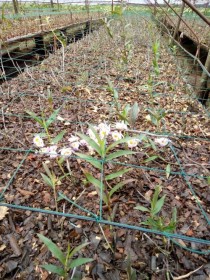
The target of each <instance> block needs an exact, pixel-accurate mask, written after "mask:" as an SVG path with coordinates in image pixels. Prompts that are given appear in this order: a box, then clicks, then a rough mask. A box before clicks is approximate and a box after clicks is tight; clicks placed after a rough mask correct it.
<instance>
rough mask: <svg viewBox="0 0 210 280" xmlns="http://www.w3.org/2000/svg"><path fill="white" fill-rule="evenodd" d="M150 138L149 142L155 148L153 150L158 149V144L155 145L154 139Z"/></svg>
mask: <svg viewBox="0 0 210 280" xmlns="http://www.w3.org/2000/svg"><path fill="white" fill-rule="evenodd" d="M148 140H149V143H150V145H151V147H152V148H153V150H154V151H157V147H156V145H155V142H154V141H152V139H150V138H148Z"/></svg>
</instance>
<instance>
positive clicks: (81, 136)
mask: <svg viewBox="0 0 210 280" xmlns="http://www.w3.org/2000/svg"><path fill="white" fill-rule="evenodd" d="M76 134H77V135H78V136H79V137H80V138H82V139H83V140H85V141H86V142H87V143H88V144H89V145H90V146H91V148H93V149H94V150H95V151H96V152H97V153H98V154H99V155H100V156H102V153H101V149H100V147H99V145H98V144H97V143H96V142H95V141H94V140H92V139H91V138H90V137H89V136H87V135H85V134H82V133H79V132H77V133H76Z"/></svg>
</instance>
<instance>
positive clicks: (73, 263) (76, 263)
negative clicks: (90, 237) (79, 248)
mask: <svg viewBox="0 0 210 280" xmlns="http://www.w3.org/2000/svg"><path fill="white" fill-rule="evenodd" d="M93 260H94V259H91V258H78V259H75V260H72V261H71V262H70V264H69V266H68V268H70V269H72V268H74V267H78V266H81V265H83V264H85V263H88V262H92V261H93Z"/></svg>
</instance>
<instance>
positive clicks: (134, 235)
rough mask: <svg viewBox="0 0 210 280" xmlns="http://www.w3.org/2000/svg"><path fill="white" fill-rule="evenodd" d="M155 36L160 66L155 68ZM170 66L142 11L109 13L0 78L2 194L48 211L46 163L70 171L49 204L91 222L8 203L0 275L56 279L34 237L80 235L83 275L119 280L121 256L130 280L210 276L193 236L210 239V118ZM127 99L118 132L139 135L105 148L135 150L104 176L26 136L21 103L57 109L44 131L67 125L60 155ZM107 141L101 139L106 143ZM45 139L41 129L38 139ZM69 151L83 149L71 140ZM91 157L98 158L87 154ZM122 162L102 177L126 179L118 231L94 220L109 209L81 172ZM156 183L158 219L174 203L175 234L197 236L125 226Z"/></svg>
mask: <svg viewBox="0 0 210 280" xmlns="http://www.w3.org/2000/svg"><path fill="white" fill-rule="evenodd" d="M108 31H109V32H108ZM108 33H110V34H111V36H110V35H109V34H108ZM157 42H160V45H159V46H158V43H157ZM155 43H157V45H156V46H157V49H158V51H157V53H156V54H158V55H156V62H157V64H158V69H157V67H156V68H155V64H154V58H155V54H154V45H155ZM176 63H177V61H176V59H175V57H174V56H173V55H172V54H171V53H170V51H169V49H168V47H167V45H165V43H164V39H163V38H162V37H161V35H160V34H159V33H158V30H157V29H156V28H155V26H154V25H153V23H152V22H150V19H149V18H145V19H144V18H140V17H138V16H136V17H134V16H132V17H130V18H129V17H122V18H114V19H113V21H112V22H110V26H109V25H108V26H105V27H102V28H100V30H99V31H97V32H96V31H94V32H93V33H92V34H90V35H88V36H87V37H85V38H84V39H82V40H81V41H79V42H76V43H74V44H71V45H69V46H68V47H66V48H65V53H64V54H63V53H62V51H61V50H59V51H57V53H55V54H53V55H50V56H49V58H47V59H46V60H45V61H43V62H42V63H41V64H40V65H39V66H36V67H33V68H26V70H25V72H24V73H22V74H21V75H19V76H18V77H16V78H14V79H13V80H12V81H9V82H5V83H4V84H2V85H1V87H0V90H1V99H0V102H1V103H0V104H1V112H2V114H1V119H0V127H1V131H0V140H1V148H0V151H1V153H0V181H1V182H2V183H1V185H0V191H1V192H2V199H3V202H5V203H8V204H13V205H14V204H15V205H16V206H21V205H22V206H26V207H33V208H40V209H42V210H46V211H54V210H56V203H55V199H54V198H55V197H54V194H53V190H52V188H50V187H49V186H47V185H46V183H45V182H44V180H43V177H42V176H41V173H46V172H45V170H44V168H43V162H45V163H46V164H47V165H48V167H49V168H50V169H51V170H53V172H54V173H55V175H56V176H57V177H59V176H62V175H63V172H64V173H66V174H67V173H70V175H68V176H66V177H64V178H63V179H62V180H61V182H60V183H59V184H58V185H57V187H56V195H57V197H58V196H59V194H58V192H60V193H62V195H65V196H66V197H67V198H68V200H71V202H70V201H68V200H65V199H62V200H59V201H58V202H57V207H58V211H59V212H63V213H67V214H71V215H72V214H73V215H80V216H83V217H84V218H85V217H86V218H87V220H88V219H89V218H90V221H87V220H86V221H85V220H84V219H76V216H75V217H72V218H67V217H59V216H57V215H47V214H43V213H36V212H33V211H31V210H32V209H31V210H30V209H28V210H26V211H23V210H21V209H17V208H15V209H10V210H8V214H7V215H6V216H5V217H3V218H2V220H1V221H0V233H1V234H0V251H1V257H0V265H1V266H0V278H1V279H13V278H14V279H58V278H56V276H55V275H54V274H49V273H48V272H47V271H46V270H44V269H42V268H41V267H40V265H42V264H43V263H46V262H48V263H56V260H55V259H54V258H53V257H52V256H51V254H50V253H49V252H48V251H47V250H46V248H45V247H43V246H42V243H41V242H40V240H39V239H38V237H37V234H38V233H42V234H43V235H45V236H47V237H48V238H50V239H52V240H53V241H54V242H56V243H57V245H59V246H60V247H61V248H62V249H66V248H67V244H68V242H70V244H71V245H72V246H76V245H78V244H80V243H82V242H84V241H88V242H90V244H89V245H88V246H87V247H85V249H83V251H82V253H81V252H80V254H81V255H83V256H85V257H91V258H94V261H93V262H91V263H90V264H88V265H86V266H82V267H79V268H78V269H77V270H78V272H80V273H81V275H82V277H81V279H128V276H127V271H128V267H129V258H130V264H131V266H132V268H133V269H136V272H137V278H136V279H184V278H179V276H182V275H186V274H188V273H189V277H190V278H189V277H188V276H186V277H185V278H186V279H194V280H195V279H208V277H210V263H209V255H208V254H207V253H206V254H205V252H207V250H209V244H207V245H205V244H200V243H197V242H196V241H197V239H201V240H202V241H203V243H205V240H206V243H208V242H209V238H210V234H209V223H210V222H209V215H210V213H209V204H210V191H209V185H208V180H209V179H208V178H209V175H210V174H209V172H210V171H209V166H210V164H209V154H210V153H209V152H210V150H209V148H210V146H209V141H210V138H209V136H210V131H209V118H208V114H207V112H206V111H205V109H204V108H203V107H202V105H201V104H200V103H199V102H198V101H197V100H196V98H195V96H194V93H193V91H192V88H191V87H190V86H189V84H187V82H186V81H185V78H184V77H183V75H182V72H180V71H179V68H178V67H177V65H176ZM155 70H156V72H155ZM151 77H153V78H151ZM151 79H152V81H151ZM109 82H111V83H112V85H113V88H114V89H113V88H110V87H111V86H110V85H109V88H108V83H109ZM113 91H114V92H115V98H114V95H113ZM116 92H118V98H117V97H116ZM135 102H136V103H137V104H138V107H139V109H138V110H137V109H136V111H139V113H138V117H137V119H136V120H135V121H134V119H135V116H136V113H134V111H133V118H132V115H131V116H130V120H131V123H130V125H128V130H127V131H123V132H122V133H123V135H124V136H125V135H126V134H127V135H129V136H132V137H135V138H139V137H140V138H141V141H139V142H138V145H137V146H136V147H133V148H132V149H131V148H129V147H128V145H127V144H126V143H122V144H119V145H118V146H117V147H115V148H114V149H113V151H116V150H120V151H122V150H123V149H126V150H130V151H133V152H135V153H133V154H130V155H129V154H128V155H126V156H121V157H118V158H116V159H113V160H112V161H109V162H106V161H105V162H104V169H103V172H101V171H100V170H99V169H98V168H96V167H94V166H93V165H92V164H91V163H88V162H86V161H85V160H83V159H82V158H81V157H80V156H78V155H77V154H76V153H72V154H71V156H70V157H68V159H65V160H64V162H63V163H62V169H63V170H62V169H61V168H60V167H59V166H58V163H57V161H56V158H50V157H49V155H46V154H40V153H39V149H38V148H37V147H36V146H35V145H34V144H33V139H34V135H36V134H37V133H41V132H43V130H42V129H41V127H40V125H39V124H38V123H37V122H35V120H33V119H32V118H31V117H30V116H29V115H28V114H27V113H26V112H27V111H32V112H34V113H36V114H37V115H38V116H41V114H44V115H45V116H46V117H49V116H50V115H51V113H52V111H53V110H55V109H59V108H60V111H59V116H57V118H56V120H55V121H54V122H53V123H52V124H51V126H50V127H49V133H50V134H51V137H55V136H56V135H58V134H59V133H60V132H61V131H62V130H64V129H65V131H66V133H65V134H64V137H63V138H62V139H61V141H60V142H59V143H58V144H57V145H58V149H57V150H58V151H59V150H61V149H62V148H63V147H69V145H70V143H69V141H68V138H69V137H70V136H72V135H75V133H76V132H82V133H84V134H87V129H88V124H92V125H99V124H100V123H103V122H106V123H107V124H110V125H111V127H112V128H113V127H114V126H115V124H116V122H118V121H119V114H118V113H119V111H121V110H122V108H124V107H125V105H127V104H130V105H131V106H133V104H136V103H135ZM137 104H136V105H135V106H137ZM117 108H118V109H117ZM133 108H134V107H133ZM135 108H136V107H135ZM161 114H162V118H160V121H158V122H157V118H156V122H155V120H154V115H158V117H159V116H160V115H161ZM155 123H156V124H158V125H155ZM158 135H163V136H164V137H166V138H167V139H169V140H170V141H169V142H168V145H166V146H160V145H159V144H158V143H157V139H158V138H159V137H158ZM143 136H144V137H143ZM108 137H109V138H107V141H108V143H110V142H113V140H112V138H111V136H110V135H109V136H108ZM47 141H48V140H47V139H46V137H45V138H44V142H45V143H47ZM155 143H156V144H155ZM79 152H80V153H85V154H88V152H89V151H88V149H87V147H81V146H80V150H79ZM92 156H93V157H94V156H95V158H96V160H97V159H98V160H100V158H99V157H98V156H97V154H95V155H94V154H93V155H92ZM125 167H126V168H131V170H129V172H127V173H125V174H124V175H122V176H119V177H118V178H115V179H113V180H111V183H110V184H113V185H116V184H117V183H119V182H122V181H124V180H127V181H126V182H127V183H126V184H125V185H124V186H123V187H122V188H120V189H119V190H118V191H117V192H116V193H114V195H113V196H112V200H111V208H112V211H113V212H112V213H114V214H113V222H117V223H120V224H121V226H122V227H110V226H109V225H103V221H102V223H100V226H99V224H98V223H97V222H94V219H95V221H98V222H100V220H101V219H100V218H102V219H103V220H106V221H107V220H109V211H108V210H109V209H108V207H107V205H106V204H105V203H104V202H101V200H100V195H99V193H100V192H99V191H98V189H97V187H95V186H94V183H91V182H90V181H88V180H87V176H86V175H87V173H88V174H92V175H93V176H94V177H95V178H96V179H98V180H99V181H100V180H101V179H102V176H103V173H104V174H105V175H109V174H110V173H113V172H116V171H119V170H121V169H122V168H125ZM85 174H86V175H85ZM157 186H161V187H162V192H161V194H160V197H161V196H163V195H166V197H165V202H164V205H163V209H162V210H161V216H163V217H164V219H165V223H166V224H168V223H169V221H170V219H171V216H172V211H173V208H174V207H176V208H177V226H176V229H175V230H174V233H178V234H181V235H184V236H185V237H187V238H197V239H195V240H193V239H190V240H187V238H186V239H185V240H181V238H176V239H175V238H171V239H170V240H169V239H165V238H164V237H161V236H159V235H155V234H148V233H145V232H144V233H143V232H142V231H138V230H132V229H128V228H126V224H127V225H130V226H136V227H138V226H143V225H141V224H140V223H141V222H144V221H145V220H146V219H147V218H148V216H149V215H148V213H147V212H141V211H139V210H137V209H134V208H135V207H136V206H139V205H141V206H144V207H149V205H150V200H151V199H152V196H153V194H154V190H155V188H156V187H157ZM109 187H110V188H111V187H112V185H111V186H109ZM75 203H76V205H75ZM100 214H101V215H102V217H100ZM96 217H97V219H96ZM91 219H92V220H91ZM100 227H101V228H103V230H101V228H100ZM144 227H145V228H147V227H146V226H144ZM104 235H105V236H106V239H107V242H106V241H105V239H104ZM194 241H195V242H194ZM108 242H110V244H111V246H112V250H111V249H110V248H109V246H108V245H107V243H108ZM175 242H176V243H178V245H177V244H175ZM186 249H188V250H186ZM202 253H203V254H202ZM199 267H200V269H198V268H199ZM196 269H198V270H197V271H195V272H194V273H192V275H191V272H193V271H194V270H196ZM190 275H191V276H190ZM187 277H188V278H187ZM69 279H70V278H69Z"/></svg>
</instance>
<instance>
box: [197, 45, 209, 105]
mask: <svg viewBox="0 0 210 280" xmlns="http://www.w3.org/2000/svg"><path fill="white" fill-rule="evenodd" d="M205 68H206V69H207V71H208V72H209V73H210V49H209V52H208V56H207V58H206V63H205ZM208 79H210V77H209V76H208V75H207V73H206V71H203V73H202V76H201V81H200V85H199V92H198V99H199V100H200V102H201V103H202V104H205V103H206V101H207V99H208V96H209V92H210V90H209V89H208Z"/></svg>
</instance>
